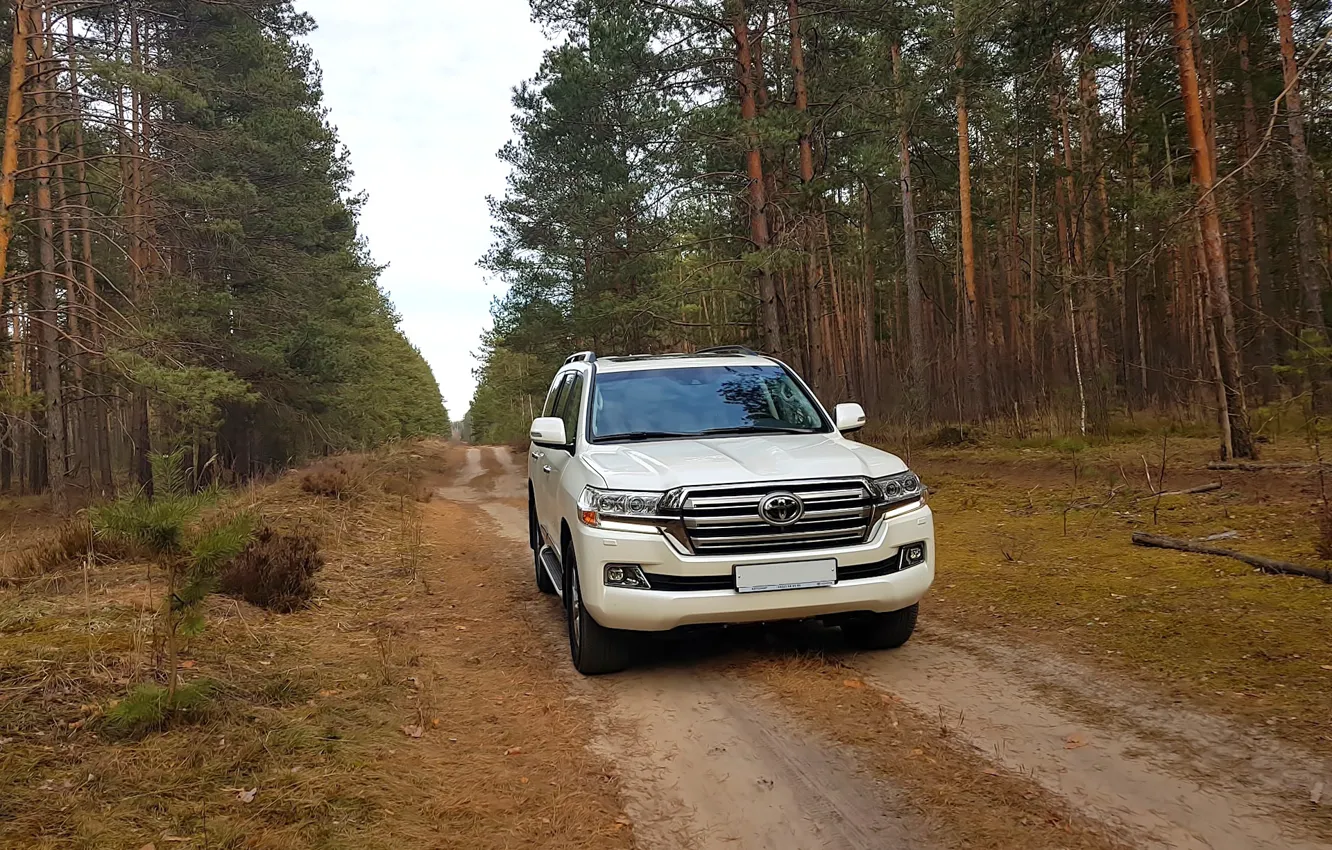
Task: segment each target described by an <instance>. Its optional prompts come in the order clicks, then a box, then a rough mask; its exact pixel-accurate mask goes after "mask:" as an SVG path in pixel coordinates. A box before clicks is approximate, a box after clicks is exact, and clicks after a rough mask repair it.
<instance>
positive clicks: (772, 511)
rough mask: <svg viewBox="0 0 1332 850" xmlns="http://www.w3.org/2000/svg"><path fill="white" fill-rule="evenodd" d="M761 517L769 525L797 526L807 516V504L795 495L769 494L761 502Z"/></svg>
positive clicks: (759, 509) (784, 493)
mask: <svg viewBox="0 0 1332 850" xmlns="http://www.w3.org/2000/svg"><path fill="white" fill-rule="evenodd" d="M758 512H759V517H760V518H761V519H762V520H763V521H764V522H766V523H767V524H768V525H775V526H778V527H779V528H780V527H783V526H788V525H795V524H796V523H797V522H799V521H800V518H801V517H802V516H804V515H805V503H804V502H802V501H800V498H799V497H798V496H796V495H795V494H794V493H786V492H779V493H769V494H768V495H766V496H764V497H763V501H761V502H759V508H758Z"/></svg>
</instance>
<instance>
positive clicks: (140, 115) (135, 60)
mask: <svg viewBox="0 0 1332 850" xmlns="http://www.w3.org/2000/svg"><path fill="white" fill-rule="evenodd" d="M129 17H130V61H131V63H132V64H133V67H134V69H135V71H137V72H139V73H142V72H143V64H144V63H143V52H142V49H141V45H140V36H139V18H138V15H137V11H136V10H134V9H131V10H130V11H129ZM751 100H752V98H751ZM148 111H149V107H148V103H147V98H146V97H144V96H142V95H141V94H140V92H139V89H138V88H136V87H134V86H131V88H130V120H129V140H130V148H131V151H132V153H133V156H132V157H131V158H130V160H129V163H128V164H129V178H130V187H129V192H128V194H129V196H130V197H131V198H132V199H133V200H132V201H131V202H130V205H129V206H130V217H131V219H132V220H133V221H134V226H133V228H132V229H131V231H130V242H131V244H132V249H131V252H130V262H131V264H132V265H133V266H134V268H133V269H131V276H132V279H133V280H134V288H133V289H134V291H133V297H134V299H135V300H136V301H142V300H144V299H146V298H147V297H148V293H147V289H148V268H149V265H150V259H149V245H148V238H147V232H148V203H147V199H146V197H145V192H144V188H145V180H144V159H145V158H146V157H147V155H148V153H149V150H148V146H147V144H146V139H147V136H148V130H147V126H146V124H147V117H148ZM760 182H761V181H760ZM129 431H130V441H131V445H132V448H133V451H132V453H131V466H132V468H133V472H134V479H135V481H136V482H137V483H138V485H139V486H140V487H141V488H142V489H143V491H144V492H145V493H146V494H148V495H149V496H151V495H152V493H153V465H152V459H151V455H152V450H153V444H152V432H151V430H150V422H149V414H148V391H147V388H145V387H142V386H133V387H131V388H130V398H129Z"/></svg>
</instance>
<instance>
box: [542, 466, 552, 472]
mask: <svg viewBox="0 0 1332 850" xmlns="http://www.w3.org/2000/svg"><path fill="white" fill-rule="evenodd" d="M541 471H542V472H550V464H546V465H545V466H543V467H541Z"/></svg>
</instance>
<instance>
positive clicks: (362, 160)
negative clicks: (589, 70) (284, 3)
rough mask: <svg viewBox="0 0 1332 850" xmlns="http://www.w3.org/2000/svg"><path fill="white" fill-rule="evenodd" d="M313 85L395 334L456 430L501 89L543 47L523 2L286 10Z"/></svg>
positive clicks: (503, 107)
mask: <svg viewBox="0 0 1332 850" xmlns="http://www.w3.org/2000/svg"><path fill="white" fill-rule="evenodd" d="M296 5H297V8H298V9H300V10H301V11H303V12H308V13H309V14H311V15H312V16H313V17H314V18H315V20H316V22H317V23H318V24H319V28H318V29H317V30H316V31H315V32H314V33H313V34H312V35H311V36H310V38H309V42H310V45H311V46H312V48H313V49H314V55H315V59H316V60H317V61H318V62H319V65H320V67H321V68H322V69H323V72H324V103H325V105H326V106H327V107H328V109H329V119H330V120H331V121H332V123H333V124H334V125H336V126H337V128H338V134H339V136H340V137H341V139H342V142H343V144H345V145H346V146H347V148H348V149H349V150H350V151H351V162H352V167H353V168H354V169H355V171H356V177H355V181H354V185H355V188H356V189H357V190H358V191H360V190H363V191H365V192H366V193H367V194H368V195H369V201H368V203H367V204H366V207H365V210H364V213H363V215H362V218H361V232H362V234H363V235H364V236H365V237H366V238H367V240H368V241H369V244H370V251H371V253H372V254H373V256H374V258H375V260H376V261H377V262H379V263H387V264H388V266H389V268H388V270H387V271H385V273H384V276H383V278H382V279H381V284H382V285H383V287H384V289H385V290H386V291H387V292H388V294H389V296H390V297H391V298H392V299H393V303H394V304H395V305H396V306H397V309H398V312H399V313H400V314H401V315H402V317H403V322H402V327H403V330H404V331H405V332H406V333H407V335H408V337H409V338H410V339H411V341H412V342H413V343H414V344H415V345H416V347H417V348H419V349H420V350H421V352H422V353H423V354H424V355H425V357H426V360H428V361H429V362H430V365H431V367H432V368H433V369H434V371H435V377H436V378H438V379H439V384H440V388H441V389H442V390H443V392H444V400H445V403H446V404H447V405H448V408H449V414H450V415H451V416H454V417H461V416H462V414H463V412H464V411H465V410H466V409H467V406H468V404H469V403H470V401H471V397H472V391H473V389H474V384H475V382H474V380H473V378H472V369H473V367H474V366H475V362H474V361H473V359H472V353H473V352H474V351H475V350H476V348H477V345H478V343H479V339H480V334H481V332H482V330H483V329H484V328H485V327H487V326H488V325H489V320H490V317H489V306H490V301H491V299H492V298H493V297H495V296H496V295H498V294H499V293H500V292H501V290H500V288H499V285H498V284H497V283H496V282H491V283H490V284H489V285H487V283H486V281H485V277H484V274H483V272H482V270H481V269H480V268H478V267H477V265H476V263H477V260H479V259H480V258H481V255H482V254H484V253H485V251H486V248H487V247H488V246H489V244H490V238H491V234H490V226H491V220H490V214H489V210H488V209H487V208H486V196H487V195H499V194H501V193H502V192H503V191H504V178H505V176H506V173H507V172H506V168H505V166H504V164H503V163H501V162H500V161H499V160H498V159H496V157H495V152H496V151H498V150H499V148H500V147H501V146H502V145H503V144H504V142H506V141H507V140H508V139H509V138H510V136H511V134H512V128H511V126H510V123H509V119H510V114H511V111H510V110H511V104H510V95H511V90H512V89H513V87H514V86H516V85H517V84H518V83H520V82H521V81H523V80H524V79H527V78H528V77H530V76H532V75H533V74H534V73H535V72H536V70H537V67H538V65H539V64H540V61H541V53H542V50H543V49H544V48H545V46H546V41H545V38H544V37H543V35H542V34H541V31H540V29H539V28H538V27H537V26H536V24H534V23H532V21H531V19H530V17H529V10H528V6H527V2H526V0H488V2H483V3H476V2H471V0H393V2H385V1H384V0H381V2H379V3H371V4H367V3H366V2H365V0H297V2H296Z"/></svg>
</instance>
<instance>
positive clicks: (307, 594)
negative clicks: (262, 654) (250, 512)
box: [220, 527, 324, 614]
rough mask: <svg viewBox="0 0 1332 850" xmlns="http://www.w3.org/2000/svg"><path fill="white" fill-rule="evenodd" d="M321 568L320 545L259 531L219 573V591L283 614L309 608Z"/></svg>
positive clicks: (312, 540) (308, 538)
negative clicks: (317, 574)
mask: <svg viewBox="0 0 1332 850" xmlns="http://www.w3.org/2000/svg"><path fill="white" fill-rule="evenodd" d="M323 568H324V557H323V555H321V554H320V553H319V541H317V540H316V539H315V538H314V537H312V536H310V535H308V534H299V533H298V534H287V533H283V532H280V531H274V530H273V529H271V528H267V527H265V528H262V529H260V530H259V533H258V534H256V535H255V538H254V540H253V541H252V542H251V543H250V545H249V546H247V547H246V548H245V551H244V552H241V553H240V555H239V556H238V557H237V558H236V559H235V560H234V561H232V562H231V563H230V564H228V565H227V567H226V569H224V570H223V571H222V577H221V587H220V589H221V591H222V592H223V593H225V594H227V595H228V596H236V597H239V598H241V599H244V600H245V601H246V602H249V603H250V604H251V605H258V606H259V607H260V608H267V609H268V610H270V611H277V612H278V613H282V614H289V613H291V612H292V611H296V610H299V609H301V608H304V607H306V606H307V605H309V604H310V600H311V599H313V598H314V594H315V573H317V572H319V571H320V570H322V569H323Z"/></svg>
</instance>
